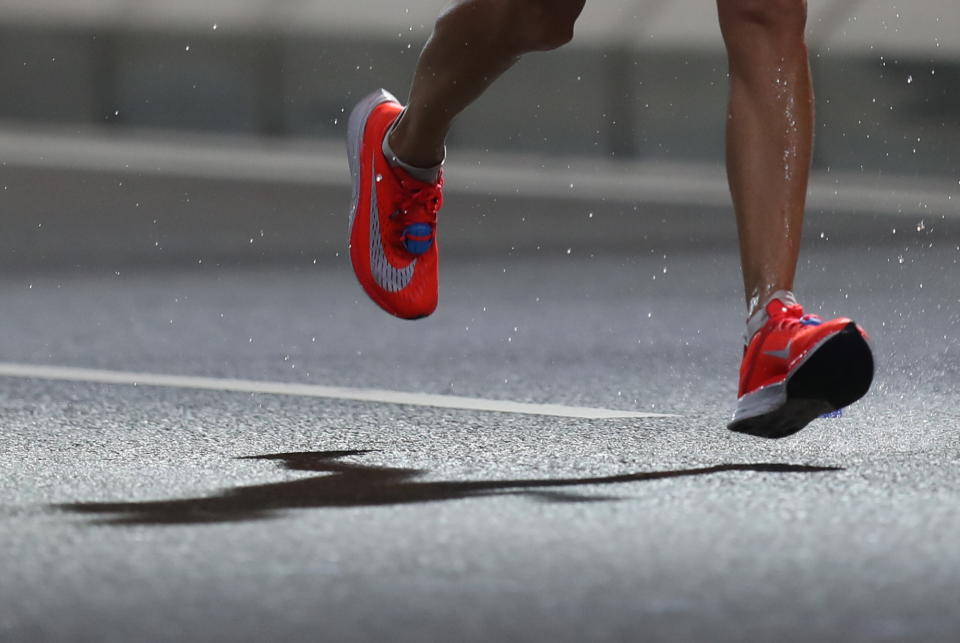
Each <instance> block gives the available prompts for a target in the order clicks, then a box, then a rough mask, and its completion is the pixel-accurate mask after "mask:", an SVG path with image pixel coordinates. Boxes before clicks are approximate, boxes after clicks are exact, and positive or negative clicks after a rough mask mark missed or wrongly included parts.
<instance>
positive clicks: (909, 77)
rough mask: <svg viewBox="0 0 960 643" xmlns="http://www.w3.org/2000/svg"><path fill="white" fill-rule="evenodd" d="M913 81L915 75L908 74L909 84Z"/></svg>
mask: <svg viewBox="0 0 960 643" xmlns="http://www.w3.org/2000/svg"><path fill="white" fill-rule="evenodd" d="M912 82H913V76H910V75H908V76H907V84H908V85H909V84H910V83H912Z"/></svg>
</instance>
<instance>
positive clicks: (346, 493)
mask: <svg viewBox="0 0 960 643" xmlns="http://www.w3.org/2000/svg"><path fill="white" fill-rule="evenodd" d="M367 453H370V451H319V452H312V453H277V454H271V455H257V456H249V457H246V458H241V459H243V460H280V461H281V462H282V463H283V466H284V468H286V469H288V470H292V471H312V472H322V473H324V475H322V476H315V477H311V478H305V479H302V480H293V481H289V482H277V483H273V484H264V485H255V486H249V487H238V488H235V489H227V490H224V491H223V492H221V493H220V494H219V495H215V496H208V497H203V498H184V499H181V500H161V501H150V502H81V503H72V504H62V505H56V508H58V509H61V510H64V511H69V512H74V513H83V514H96V515H99V516H100V519H99V520H97V521H96V522H98V523H106V524H111V525H175V524H199V523H222V522H234V521H243V520H264V519H268V518H273V517H277V515H278V512H280V511H282V510H289V509H319V508H329V507H367V506H377V505H399V504H411V503H424V502H439V501H443V500H463V499H466V498H477V497H483V496H491V495H504V494H519V495H524V496H527V497H530V498H533V499H535V500H543V501H548V502H597V501H603V500H615V499H616V498H613V497H610V496H596V495H580V494H572V493H565V492H563V491H554V490H555V489H564V488H570V487H578V486H582V485H611V484H621V483H626V482H642V481H647V480H664V479H667V478H682V477H689V476H703V475H711V474H715V473H723V472H730V471H753V472H761V473H821V472H828V471H840V470H841V469H840V468H837V467H813V466H804V465H793V464H769V463H760V464H721V465H717V466H713V467H704V468H700V469H682V470H678V471H653V472H644V473H626V474H622V475H614V476H600V477H592V478H544V479H527V480H478V481H434V482H417V481H416V480H415V478H417V477H419V476H422V475H423V474H424V473H426V472H425V471H423V470H419V469H400V468H394V467H377V466H370V465H364V464H356V463H352V462H343V461H341V460H340V458H344V457H347V456H359V455H364V454H367ZM111 514H112V516H111Z"/></svg>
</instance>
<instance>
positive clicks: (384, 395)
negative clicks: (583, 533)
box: [0, 362, 678, 420]
mask: <svg viewBox="0 0 960 643" xmlns="http://www.w3.org/2000/svg"><path fill="white" fill-rule="evenodd" d="M0 376H4V377H20V378H29V379H44V380H62V381H69V382H92V383H97V384H121V385H130V386H162V387H169V388H192V389H203V390H208V391H229V392H234V393H265V394H268V395H293V396H299V397H323V398H330V399H336V400H356V401H360V402H381V403H384V404H404V405H409V406H430V407H437V408H443V409H461V410H466V411H493V412H497V413H522V414H526V415H549V416H555V417H566V418H582V419H589V420H601V419H613V418H668V417H678V416H676V415H670V414H665V413H637V412H632V411H617V410H613V409H592V408H585V407H578V406H562V405H559V404H527V403H524V402H510V401H506V400H487V399H483V398H473V397H461V396H459V395H431V394H428V393H404V392H401V391H385V390H381V389H366V388H350V387H343V386H318V385H315V384H297V383H293V382H262V381H255V380H237V379H222V378H217V377H196V376H190V375H158V374H155V373H130V372H126V371H109V370H100V369H91V368H73V367H68V366H41V365H35V364H13V363H6V362H0Z"/></svg>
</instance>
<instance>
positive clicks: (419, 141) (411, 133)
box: [383, 112, 446, 169]
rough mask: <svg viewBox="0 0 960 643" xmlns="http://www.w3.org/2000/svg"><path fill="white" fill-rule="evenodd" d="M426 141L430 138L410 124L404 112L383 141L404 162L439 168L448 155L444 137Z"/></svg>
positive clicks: (395, 156) (419, 166) (385, 146)
mask: <svg viewBox="0 0 960 643" xmlns="http://www.w3.org/2000/svg"><path fill="white" fill-rule="evenodd" d="M424 141H429V138H428V137H426V136H423V135H421V134H420V133H419V132H418V130H417V129H416V128H415V127H413V126H412V125H411V124H410V120H409V118H407V117H406V112H404V113H403V114H401V115H400V117H399V118H398V119H397V122H396V123H394V125H393V127H391V128H390V131H388V132H387V136H386V137H385V138H384V141H383V142H384V149H385V150H386V149H389V150H391V152H392V153H393V157H394V158H395V159H396V160H398V161H400V162H401V163H402V164H405V165H410V166H412V167H415V168H422V169H432V168H439V167H440V166H441V165H443V161H444V158H445V156H446V147H444V145H443V139H442V137H441V139H440V141H439V142H438V143H429V142H426V143H425V142H424Z"/></svg>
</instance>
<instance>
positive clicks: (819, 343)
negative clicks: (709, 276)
mask: <svg viewBox="0 0 960 643" xmlns="http://www.w3.org/2000/svg"><path fill="white" fill-rule="evenodd" d="M748 333H751V334H752V336H751V338H750V341H749V343H748V344H747V346H746V348H745V349H744V355H743V362H742V363H741V365H740V390H739V393H738V399H737V408H736V411H735V412H734V415H733V421H731V422H730V424H729V425H727V428H729V429H730V430H731V431H737V432H740V433H749V434H750V435H756V436H760V437H764V438H783V437H786V436H788V435H792V434H794V433H796V432H797V431H799V430H800V429H802V428H803V427H805V426H806V425H807V424H809V423H810V422H811V421H812V420H814V419H816V418H817V417H820V416H821V415H824V414H827V413H831V412H834V411H837V410H839V409H841V408H843V407H845V406H848V405H850V404H852V403H854V402H856V401H857V400H859V399H860V398H861V397H863V396H864V395H866V393H867V390H868V389H869V388H870V384H871V382H872V381H873V353H872V352H871V350H870V344H869V336H868V335H867V334H866V332H864V330H863V329H862V328H860V327H859V326H858V325H857V324H855V323H854V322H853V321H851V320H850V319H847V318H845V317H841V318H838V319H832V320H830V321H823V320H822V319H820V318H819V317H817V316H816V315H804V313H803V308H802V307H801V306H800V304H798V303H797V302H796V300H795V299H794V298H793V295H792V294H790V293H788V292H786V291H780V292H777V293H775V294H774V298H773V299H772V300H771V301H770V303H768V304H767V305H766V307H765V309H764V310H763V311H762V312H761V313H759V315H758V316H757V317H756V318H755V319H753V320H751V323H750V324H749V326H748Z"/></svg>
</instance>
